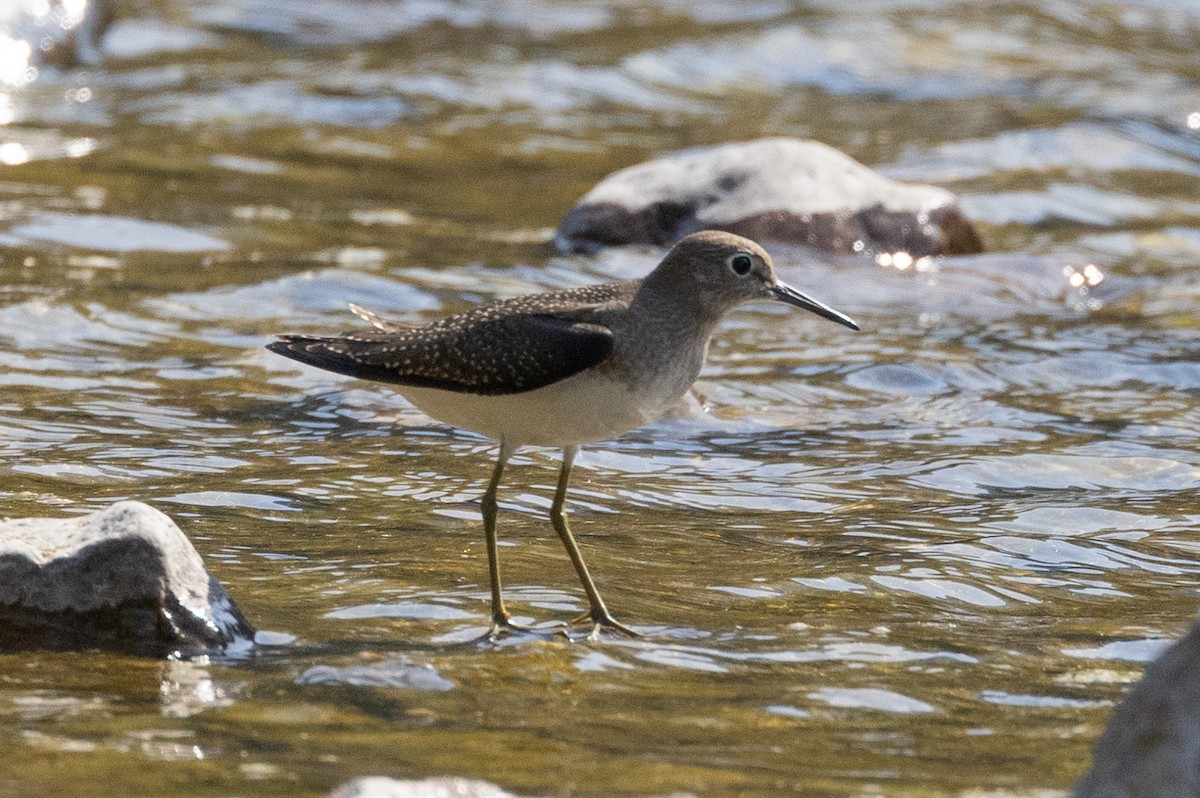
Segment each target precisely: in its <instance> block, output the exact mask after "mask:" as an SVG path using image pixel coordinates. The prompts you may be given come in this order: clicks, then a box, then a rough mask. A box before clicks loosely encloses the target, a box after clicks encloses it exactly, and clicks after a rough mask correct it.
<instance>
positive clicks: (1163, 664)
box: [1073, 621, 1200, 798]
mask: <svg viewBox="0 0 1200 798" xmlns="http://www.w3.org/2000/svg"><path fill="white" fill-rule="evenodd" d="M1073 795H1074V798H1183V797H1184V796H1195V795H1200V621H1198V622H1197V623H1195V624H1193V625H1192V628H1191V629H1190V630H1189V631H1188V633H1187V634H1186V635H1184V637H1183V639H1181V640H1179V641H1177V642H1176V643H1175V644H1174V645H1172V646H1171V647H1170V648H1168V649H1167V650H1166V651H1164V652H1163V653H1162V654H1161V655H1159V657H1158V659H1156V660H1154V662H1152V663H1150V665H1149V666H1147V668H1146V672H1145V673H1144V674H1143V675H1142V679H1141V681H1139V682H1138V683H1137V684H1135V685H1134V686H1133V688H1132V689H1131V690H1130V691H1129V694H1128V695H1126V696H1125V700H1124V701H1122V702H1121V703H1120V704H1119V705H1118V706H1117V708H1116V709H1115V710H1113V713H1112V717H1111V718H1109V721H1108V726H1107V727H1105V729H1104V733H1103V734H1102V735H1101V736H1100V739H1099V740H1098V741H1097V742H1096V748H1095V751H1094V752H1093V761H1092V768H1091V770H1089V771H1088V772H1087V774H1086V775H1085V776H1084V777H1083V778H1082V779H1081V780H1080V781H1079V783H1078V784H1077V785H1075V792H1074V793H1073Z"/></svg>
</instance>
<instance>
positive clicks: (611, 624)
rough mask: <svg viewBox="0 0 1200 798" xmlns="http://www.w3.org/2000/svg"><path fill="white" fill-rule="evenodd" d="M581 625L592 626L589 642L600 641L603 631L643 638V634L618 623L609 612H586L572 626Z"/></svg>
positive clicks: (594, 610)
mask: <svg viewBox="0 0 1200 798" xmlns="http://www.w3.org/2000/svg"><path fill="white" fill-rule="evenodd" d="M581 623H590V624H591V625H592V631H591V633H590V634H589V635H588V636H587V639H588V640H599V639H600V631H601V630H603V629H607V630H609V631H612V632H617V633H618V634H622V635H625V636H626V637H641V636H642V633H641V632H635V631H634V630H632V629H630V628H629V627H628V626H626V625H625V624H623V623H621V622H620V621H618V620H617V619H616V618H614V617H612V614H611V613H610V612H609V611H608V610H597V609H595V608H593V609H592V610H590V611H588V612H585V613H584V614H583V615H580V616H579V617H578V618H576V619H574V620H573V621H571V626H576V625H578V624H581Z"/></svg>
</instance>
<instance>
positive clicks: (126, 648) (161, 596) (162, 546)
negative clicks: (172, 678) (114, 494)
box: [0, 501, 254, 656]
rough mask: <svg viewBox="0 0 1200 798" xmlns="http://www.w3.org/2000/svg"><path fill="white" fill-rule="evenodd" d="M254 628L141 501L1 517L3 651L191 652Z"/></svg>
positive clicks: (167, 523)
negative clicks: (55, 514)
mask: <svg viewBox="0 0 1200 798" xmlns="http://www.w3.org/2000/svg"><path fill="white" fill-rule="evenodd" d="M253 634H254V631H253V629H251V627H250V624H249V623H247V621H246V619H245V618H244V617H243V616H242V614H241V612H240V611H239V610H238V608H237V607H236V606H235V605H234V603H233V601H232V600H231V599H230V598H229V594H228V593H226V592H225V588H224V587H222V586H221V585H220V583H218V582H217V580H216V579H214V578H213V577H212V576H210V575H209V573H208V571H206V570H205V568H204V563H203V561H201V559H200V555H199V553H197V551H196V549H195V548H194V547H193V546H192V544H191V541H189V540H188V539H187V537H185V536H184V534H183V532H181V531H180V530H179V527H177V526H176V525H175V522H174V521H172V520H171V519H170V518H168V517H167V516H166V515H164V514H162V513H160V512H159V511H158V510H155V509H154V508H152V507H149V506H147V505H145V504H142V503H141V502H133V501H124V502H118V503H117V504H114V505H113V506H111V507H109V508H107V509H105V510H103V511H101V512H98V513H94V514H91V515H84V516H76V517H73V518H19V519H13V520H9V521H2V522H0V651H6V650H7V651H11V650H20V649H29V648H51V649H60V650H61V649H70V650H77V649H88V648H104V649H110V650H116V651H123V652H128V653H134V654H140V655H143V656H170V655H176V654H178V655H181V656H189V655H194V654H199V653H202V652H205V651H212V650H218V649H223V648H225V647H227V646H229V645H230V644H232V643H236V642H243V641H248V640H249V639H250V638H251V636H252V635H253Z"/></svg>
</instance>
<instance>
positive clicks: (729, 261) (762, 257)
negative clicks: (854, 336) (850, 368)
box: [647, 230, 859, 330]
mask: <svg viewBox="0 0 1200 798" xmlns="http://www.w3.org/2000/svg"><path fill="white" fill-rule="evenodd" d="M647 279H648V281H653V283H654V284H655V286H656V288H658V289H659V290H663V289H666V290H671V291H673V292H676V293H684V294H690V295H692V296H694V297H695V299H696V300H697V301H698V303H699V304H700V305H701V306H702V307H705V308H707V309H708V310H709V311H710V312H712V313H713V314H714V315H722V314H724V313H725V312H726V311H728V310H731V309H733V308H735V307H737V306H738V305H742V304H745V303H747V302H757V301H761V300H764V299H766V300H774V301H777V302H785V303H787V304H789V305H794V306H796V307H798V308H803V309H804V310H807V311H810V312H812V313H816V314H817V315H818V316H822V317H824V318H826V319H829V320H830V321H836V322H837V323H838V324H842V325H844V326H846V327H849V328H850V329H852V330H857V329H859V326H858V324H856V323H855V322H854V320H853V319H851V318H850V317H849V316H846V315H845V314H842V313H839V312H838V311H836V310H834V309H833V308H831V307H829V306H828V305H825V304H823V303H821V302H818V301H817V300H815V299H813V298H812V297H810V296H807V295H806V294H803V293H801V292H800V291H798V290H796V289H795V288H792V287H791V286H790V285H788V284H787V283H784V282H780V280H779V278H778V277H776V276H775V267H774V265H773V264H772V263H771V256H770V255H768V254H767V252H766V250H764V249H763V248H762V247H760V246H759V245H758V244H756V243H754V242H753V241H751V240H750V239H748V238H742V237H741V236H737V235H733V234H732V233H725V232H721V231H718V230H702V231H700V232H699V233H692V234H691V235H689V236H686V237H685V238H682V239H680V241H679V243H677V244H676V245H675V246H674V247H672V248H671V251H670V252H668V253H667V255H666V257H665V258H663V260H662V262H661V263H659V264H658V266H657V267H656V268H655V269H654V272H653V273H652V274H651V276H650V277H649V278H647Z"/></svg>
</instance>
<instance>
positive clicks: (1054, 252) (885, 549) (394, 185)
mask: <svg viewBox="0 0 1200 798" xmlns="http://www.w3.org/2000/svg"><path fill="white" fill-rule="evenodd" d="M18 5H20V4H18ZM35 6H36V4H32V3H31V4H30V5H28V6H26V7H25V10H26V11H28V12H29V13H32V11H29V9H33V8H34V7H35ZM121 8H122V13H123V15H124V16H122V17H121V18H120V19H119V20H118V22H117V24H116V25H115V27H114V28H113V29H112V31H111V32H110V34H109V36H108V39H107V41H106V51H107V57H106V59H105V60H104V61H103V62H102V63H101V64H99V65H93V66H84V67H78V68H73V69H59V68H54V67H43V68H41V69H40V70H39V71H38V73H37V74H36V75H33V74H27V73H26V72H25V71H24V70H23V69H22V70H16V71H8V72H5V71H4V70H3V67H4V64H6V63H8V62H7V61H3V60H0V80H3V81H7V82H6V83H4V87H5V88H4V91H3V93H2V94H0V98H2V99H0V121H3V122H4V125H3V127H0V162H2V163H3V166H2V167H0V247H2V249H0V385H2V386H3V389H2V391H0V512H2V513H3V514H5V515H11V516H25V515H56V514H64V513H79V512H85V511H90V510H94V509H97V508H99V507H102V506H104V505H106V504H108V503H110V502H112V501H114V500H117V499H121V498H127V497H128V498H137V499H142V500H145V501H148V502H150V503H152V504H153V505H155V506H156V507H158V508H160V509H162V510H164V511H166V512H168V513H170V514H171V515H172V516H173V517H174V518H175V519H176V520H177V521H178V522H179V524H180V525H181V527H182V528H183V529H184V531H185V532H186V533H187V534H188V535H189V536H190V537H191V538H192V539H193V540H194V541H195V542H196V545H197V547H198V548H199V549H200V551H201V553H202V554H203V555H204V557H205V559H206V561H207V562H208V563H209V565H210V568H211V569H212V571H213V572H214V573H215V575H216V576H217V577H218V578H219V579H221V580H222V581H223V582H224V583H225V584H226V585H227V586H228V588H229V591H230V593H231V594H232V595H233V596H234V598H235V600H236V601H237V602H238V603H239V605H240V606H241V608H242V609H243V611H244V612H245V613H246V615H247V616H248V617H249V618H250V619H251V620H252V622H254V624H255V625H256V626H257V627H259V628H260V629H265V630H271V634H269V635H267V636H265V637H264V642H265V643H267V644H268V645H264V646H262V647H260V648H259V649H257V650H256V651H255V652H254V653H253V654H247V655H241V656H238V657H230V658H225V659H220V660H213V661H199V662H168V663H159V662H150V661H142V660H133V659H127V658H122V657H114V656H105V655H97V654H43V653H33V654H21V655H6V656H0V795H44V794H60V793H61V794H65V791H66V790H68V788H69V791H70V793H71V794H74V795H117V794H128V795H134V794H138V795H140V794H146V795H159V796H172V795H187V796H207V795H211V796H227V795H247V796H249V795H262V796H266V795H289V796H295V795H320V794H323V793H324V792H326V791H328V790H329V789H330V788H332V787H333V786H334V785H336V784H338V783H340V782H342V781H344V780H345V779H348V778H350V777H352V776H356V775H362V774H369V773H376V774H386V775H392V776H398V777H423V776H428V775H447V774H453V775H464V776H471V777H478V778H486V779H491V780H493V781H495V782H497V783H499V784H501V785H503V786H504V787H506V788H508V789H511V790H514V791H517V792H521V793H526V794H545V795H567V794H580V795H596V796H644V795H654V794H666V793H671V792H676V791H683V792H691V793H695V794H697V795H701V796H706V797H708V796H713V797H716V796H735V795H756V796H761V795H789V794H795V793H803V794H805V795H820V796H825V795H828V796H851V795H853V796H860V795H875V794H888V795H938V796H940V795H965V794H978V791H998V792H999V793H1001V794H1016V795H1035V794H1036V795H1041V794H1043V792H1044V791H1046V790H1057V789H1063V788H1066V787H1067V786H1069V785H1070V784H1071V783H1072V782H1073V781H1074V779H1075V778H1077V777H1078V775H1079V774H1080V773H1081V772H1082V771H1083V769H1084V768H1085V767H1086V764H1087V761H1088V757H1089V753H1090V746H1091V744H1092V742H1093V740H1094V739H1095V738H1096V736H1097V735H1098V734H1099V731H1100V729H1101V728H1102V726H1103V724H1104V722H1105V720H1106V718H1107V715H1108V713H1109V711H1110V708H1111V705H1112V702H1113V701H1114V700H1116V699H1117V698H1118V697H1119V696H1120V694H1121V691H1122V689H1123V687H1124V686H1125V685H1126V684H1127V683H1128V682H1129V681H1131V680H1133V679H1135V678H1136V677H1137V675H1138V673H1139V672H1140V669H1141V667H1142V664H1143V663H1144V662H1146V661H1148V660H1149V659H1151V658H1153V656H1154V655H1155V654H1156V653H1157V651H1159V650H1160V649H1161V646H1162V644H1163V641H1164V640H1167V639H1169V638H1172V637H1174V636H1176V635H1178V634H1179V633H1180V632H1181V631H1182V630H1183V629H1184V628H1185V627H1186V626H1187V625H1188V623H1190V621H1191V619H1192V616H1193V614H1194V612H1195V610H1196V605H1197V594H1198V592H1200V591H1198V586H1200V510H1197V504H1196V502H1195V499H1194V497H1195V494H1196V489H1197V487H1198V486H1200V451H1198V449H1197V446H1196V443H1195V430H1196V428H1197V424H1198V422H1200V366H1198V365H1197V353H1198V352H1200V316H1198V315H1197V311H1196V302H1197V298H1200V280H1198V279H1197V278H1196V277H1195V274H1196V273H1197V267H1200V202H1197V200H1196V199H1195V198H1196V197H1197V196H1200V134H1198V133H1197V130H1198V129H1200V99H1198V98H1200V92H1198V91H1197V85H1198V83H1200V59H1198V58H1197V55H1196V49H1195V42H1196V41H1197V37H1198V36H1200V6H1197V5H1196V4H1195V3H1194V2H1177V3H1173V2H1169V0H1158V1H1157V2H1154V1H1152V0H1144V2H1141V3H1121V4H1117V3H1106V2H1090V3H1082V4H1081V3H1075V2H1048V3H1040V4H1035V5H1029V4H1018V3H978V2H977V3H912V2H905V1H904V0H879V1H878V2H868V3H856V4H849V3H833V2H816V3H811V4H803V5H802V4H792V3H787V2H779V1H778V0H761V2H743V3H736V4H731V3H727V2H699V3H697V2H691V1H690V0H689V2H681V1H679V0H658V2H653V3H636V4H635V3H618V2H614V3H602V2H588V3H575V2H565V0H509V1H508V2H502V3H490V4H489V3H457V2H439V0H428V2H412V3H382V2H379V3H375V2H350V1H349V0H322V1H321V2H309V3H303V4H301V3H291V2H282V1H280V0H252V1H251V2H233V0H210V1H209V2H196V3H186V4H185V3H167V2H149V0H147V1H145V2H132V3H126V4H122V7H121ZM19 21H20V20H17V21H13V20H11V19H10V20H9V21H8V22H7V23H6V24H8V25H9V26H10V27H11V29H12V30H13V31H16V32H17V33H20V32H21V30H27V29H28V25H26V28H24V29H22V28H21V27H20V25H18V22H19ZM24 22H25V23H28V22H29V20H28V19H26V20H24ZM763 135H796V136H805V137H812V138H817V139H820V140H822V141H825V142H828V143H830V144H833V145H835V146H837V147H839V148H841V149H843V150H845V151H847V152H848V153H850V154H851V155H853V156H854V157H856V158H858V159H859V160H861V161H863V162H865V163H867V164H870V165H872V166H874V167H876V168H879V169H881V170H882V171H884V172H885V173H887V174H889V175H892V176H895V177H899V178H903V179H911V180H925V181H930V182H935V183H937V184H939V185H943V186H946V187H948V188H951V189H952V190H954V191H956V192H958V193H959V194H960V195H961V196H962V197H963V202H964V207H965V208H966V210H967V212H968V214H969V215H970V216H971V217H972V218H974V219H976V220H978V221H979V223H980V226H981V229H982V231H983V233H984V236H985V240H986V242H987V244H988V246H989V250H990V252H989V254H986V255H983V256H978V257H970V258H954V259H944V260H941V261H921V262H919V263H916V264H910V263H908V262H907V261H905V260H903V259H899V260H896V261H893V262H891V263H887V262H886V260H885V262H883V263H880V262H876V261H873V260H871V259H868V258H838V259H833V258H827V257H821V256H814V255H813V253H807V252H800V251H786V250H777V251H776V252H775V254H776V257H777V260H778V262H779V263H780V265H781V271H782V273H783V275H784V277H785V278H786V279H788V280H789V281H791V282H793V283H794V284H796V285H798V286H800V287H802V288H804V289H806V290H810V291H811V292H812V293H814V294H815V295H817V296H819V297H820V298H821V299H823V300H824V301H827V302H829V303H830V304H832V305H834V306H835V307H837V308H839V309H841V310H843V311H845V312H847V313H849V314H850V315H852V316H854V317H855V318H856V319H857V320H858V321H859V322H860V323H861V324H862V325H863V328H864V331H863V332H862V333H858V334H854V333H850V332H849V331H846V330H843V329H842V328H839V327H836V326H834V325H831V324H829V323H828V322H823V321H821V320H819V319H817V318H815V317H811V316H806V315H801V314H795V313H790V312H788V311H787V310H786V309H783V308H770V307H751V308H747V309H745V310H744V311H741V312H739V313H737V314H736V315H735V316H733V317H732V318H731V319H730V320H729V321H728V322H727V323H726V324H725V326H724V327H723V329H722V331H721V333H720V335H719V337H718V340H716V341H715V342H714V346H713V351H712V356H711V359H710V364H709V367H708V368H707V370H706V371H705V373H704V376H703V378H702V380H701V382H700V383H699V385H698V392H699V394H700V395H701V396H702V397H703V398H704V399H705V401H706V402H707V403H708V405H709V407H710V411H711V412H710V414H709V415H708V416H706V417H704V418H699V419H690V420H686V421H673V422H663V423H659V424H656V425H653V426H651V427H649V428H646V429H643V430H640V431H638V432H635V433H633V434H630V435H628V436H626V437H624V438H622V439H620V440H618V441H614V442H611V443H605V444H600V445H595V446H592V447H590V448H588V449H586V450H585V451H584V453H583V454H582V455H581V456H580V459H579V462H578V465H577V468H576V472H575V485H574V489H573V490H572V493H571V496H572V505H571V509H572V523H573V526H574V529H575V532H576V534H577V535H578V536H579V538H580V540H581V546H582V547H583V549H584V554H585V556H586V557H587V559H588V561H589V564H590V565H591V567H592V569H593V571H594V572H595V573H596V574H597V576H598V582H599V585H600V588H601V590H602V591H603V592H604V594H605V596H606V598H607V599H608V601H609V603H610V605H611V606H612V607H613V609H614V612H615V613H616V614H617V615H618V617H619V618H621V619H622V620H624V621H626V622H627V623H630V624H633V625H634V626H636V627H637V628H639V629H640V630H642V631H643V632H645V633H646V637H645V638H644V639H640V640H632V641H630V640H622V639H607V638H606V639H605V640H603V641H602V642H599V643H584V642H576V643H569V642H566V641H565V640H562V639H556V638H554V637H553V636H552V635H551V634H549V633H550V632H553V630H554V627H553V623H554V622H556V621H561V620H565V619H567V618H570V617H572V615H574V614H578V613H579V612H581V611H582V610H583V609H584V602H583V597H582V594H581V592H580V590H579V588H578V585H577V584H576V582H575V580H574V577H573V575H572V573H571V570H570V566H569V563H568V562H567V560H566V558H565V556H564V555H563V553H562V552H561V547H560V546H559V544H558V542H557V539H556V537H555V536H554V534H553V531H552V529H551V528H550V526H549V523H548V522H547V519H546V518H545V513H546V510H547V508H548V506H549V499H550V493H551V490H552V486H553V484H554V480H555V477H556V465H557V460H556V455H555V453H553V452H546V451H538V450H530V451H528V452H526V453H524V454H523V456H521V457H519V458H517V460H516V461H515V467H513V468H512V469H511V470H510V472H509V478H508V481H507V484H506V487H505V490H504V492H503V496H502V515H501V524H502V536H503V538H504V543H505V548H504V549H503V550H502V565H503V568H504V572H505V578H506V581H507V596H508V598H509V601H510V604H511V608H512V609H513V610H514V612H515V614H516V615H517V616H519V617H518V620H521V621H524V622H526V623H533V624H535V625H537V626H538V627H539V628H541V629H543V630H544V631H546V632H547V633H548V634H547V637H546V639H536V638H528V637H522V638H517V639H513V640H510V641H507V642H505V643H504V644H501V645H497V646H494V647H493V646H480V645H477V644H475V643H474V642H472V638H473V637H474V636H477V635H479V634H481V633H482V632H483V629H484V626H485V624H486V620H487V584H486V566H485V561H484V552H483V549H482V543H483V541H482V529H481V525H480V522H479V520H478V502H479V496H480V490H481V484H480V483H481V480H483V479H484V478H485V476H486V474H487V473H488V469H489V467H490V462H491V458H492V456H493V451H492V447H491V446H490V445H489V444H488V443H487V442H486V441H483V440H480V439H477V438H475V437H473V436H471V435H469V434H466V433H460V432H457V431H454V430H450V429H447V428H444V427H441V426H439V425H437V424H434V423H432V422H431V421H429V420H428V419H427V418H426V417H424V416H422V415H421V414H420V413H419V412H418V411H416V410H414V409H412V408H411V407H410V406H409V405H407V404H406V403H405V402H404V401H403V400H402V399H400V398H399V397H397V396H396V395H395V394H393V393H391V392H390V391H388V390H387V389H386V388H384V387H381V386H378V385H375V384H370V383H364V382H357V381H354V380H347V379H342V378H339V377H336V376H334V375H329V374H325V373H321V372H317V371H314V370H308V369H304V370H301V368H300V367H298V366H295V365H294V364H293V363H291V362H289V361H286V360H283V359H282V358H279V357H276V356H274V355H271V354H270V353H268V352H266V351H265V350H263V349H262V344H263V343H265V342H266V341H267V340H269V338H270V335H271V334H272V333H275V332H283V331H296V332H302V331H310V332H318V331H331V330H336V329H342V328H346V327H350V326H353V325H354V324H356V323H357V320H356V319H354V318H353V317H352V316H350V315H349V314H348V313H347V312H346V310H345V307H346V303H347V302H357V303H359V304H362V305H365V306H368V307H371V308H373V309H375V310H378V311H379V312H381V313H383V314H385V315H394V316H397V317H401V318H406V319H412V320H419V319H427V318H433V317H436V316H437V315H438V314H441V313H446V312H450V311H454V310H459V309H462V308H464V307H466V306H467V305H468V304H469V303H472V302H476V301H480V300H483V299H488V298H492V297H497V296H510V295H515V294H519V293H522V292H527V291H533V290H540V289H546V288H556V287H564V286H574V285H580V284H584V283H588V282H594V281H599V280H604V279H611V278H615V277H626V276H635V275H640V274H642V273H644V272H645V271H646V270H647V269H649V268H650V266H651V265H652V264H653V263H654V262H655V260H656V259H657V257H658V255H659V254H660V253H657V252H653V251H648V250H637V251H620V252H609V253H603V254H601V255H598V256H596V257H594V258H586V257H562V256H559V255H556V254H554V253H553V252H552V249H551V247H550V244H549V239H550V231H551V230H552V228H553V226H554V224H555V223H556V222H557V220H558V218H559V217H560V216H561V214H562V213H563V212H564V211H565V210H566V209H567V208H568V207H569V206H570V204H571V203H572V202H573V201H574V200H575V199H577V198H578V197H579V196H580V195H582V194H583V193H584V191H586V190H587V189H588V188H589V187H590V186H591V185H592V184H593V183H594V182H595V181H596V180H597V179H599V178H600V177H601V176H603V175H604V174H606V173H608V172H610V171H612V170H614V169H617V168H620V167H623V166H626V165H629V164H632V163H635V162H638V161H640V160H643V159H646V158H649V157H653V156H655V155H658V154H661V153H663V152H666V151H670V150H672V149H675V148H679V147H683V146H689V145H695V144H704V143H715V142H720V141H726V140H738V139H748V138H753V137H757V136H763ZM902 266H903V267H905V268H900V267H902Z"/></svg>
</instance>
